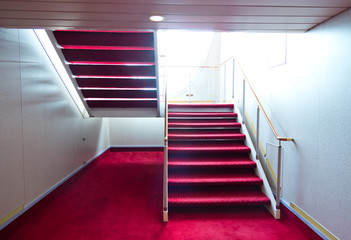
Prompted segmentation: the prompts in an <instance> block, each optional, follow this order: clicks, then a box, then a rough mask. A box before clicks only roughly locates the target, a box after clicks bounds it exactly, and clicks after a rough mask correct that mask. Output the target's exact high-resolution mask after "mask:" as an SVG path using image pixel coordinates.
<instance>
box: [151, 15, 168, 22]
mask: <svg viewBox="0 0 351 240" xmlns="http://www.w3.org/2000/svg"><path fill="white" fill-rule="evenodd" d="M149 19H150V21H152V22H163V21H164V20H165V19H166V18H165V17H164V16H161V15H152V16H150V17H149Z"/></svg>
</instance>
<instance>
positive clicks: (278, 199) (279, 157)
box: [276, 140, 282, 209]
mask: <svg viewBox="0 0 351 240" xmlns="http://www.w3.org/2000/svg"><path fill="white" fill-rule="evenodd" d="M281 162H282V141H281V140H279V146H278V169H277V200H276V202H277V205H276V209H280V181H281V179H280V178H281Z"/></svg>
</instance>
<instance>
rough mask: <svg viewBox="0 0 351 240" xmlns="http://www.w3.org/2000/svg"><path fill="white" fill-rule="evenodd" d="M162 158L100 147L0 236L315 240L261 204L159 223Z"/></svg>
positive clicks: (180, 214)
mask: <svg viewBox="0 0 351 240" xmlns="http://www.w3.org/2000/svg"><path fill="white" fill-rule="evenodd" d="M209 158H210V156H209ZM227 160H228V161H230V159H227ZM162 161H163V153H162V152H123V153H118V152H109V151H107V152H106V153H104V154H103V155H102V156H101V157H99V158H98V159H96V160H95V161H94V162H93V163H91V164H90V165H89V166H87V167H86V168H85V169H84V170H82V171H81V172H80V173H78V174H77V175H75V176H74V177H73V178H71V179H70V180H68V181H67V182H66V183H64V184H63V185H62V186H61V187H59V188H57V189H56V190H55V191H54V192H52V193H51V194H49V195H48V196H47V197H46V198H44V199H43V200H42V201H40V202H39V203H38V204H36V205H35V206H34V207H33V208H31V209H30V210H28V211H27V212H26V213H25V214H24V215H22V216H21V217H20V218H19V219H17V220H16V221H14V222H13V223H12V224H10V225H9V226H8V227H6V228H5V229H4V230H3V231H1V232H0V239H1V240H22V239H23V240H71V239H72V240H83V239H84V240H116V239H123V240H129V239H131V240H139V239H142V240H143V239H146V240H155V239H170V240H178V239H179V240H181V239H184V240H185V239H186V240H194V239H197V240H205V239H206V240H207V239H211V240H212V239H220V240H226V239H228V240H229V239H230V240H239V239H240V240H246V239H248V240H252V239H260V240H265V239H267V240H268V239H269V240H276V239H284V240H285V239H287V240H289V239H291V240H292V239H298V240H308V239H319V238H318V237H316V235H313V234H312V232H311V230H309V231H306V229H302V230H300V229H299V228H297V227H296V226H295V224H294V222H293V221H291V220H290V219H291V218H292V217H291V214H290V215H286V214H285V213H284V212H283V213H282V215H283V216H282V217H283V218H282V219H281V220H275V219H274V218H273V217H272V216H271V215H270V213H269V212H268V211H267V210H266V209H265V208H264V207H250V208H246V207H240V208H238V207H234V208H231V209H221V208H216V209H215V210H214V209H212V210H211V209H210V210H207V211H206V212H204V211H203V209H201V208H181V209H178V210H177V211H171V212H170V216H169V217H170V221H169V222H168V223H163V222H162V171H163V168H162ZM286 216H288V217H289V218H287V217H286Z"/></svg>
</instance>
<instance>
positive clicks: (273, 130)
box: [233, 57, 294, 141]
mask: <svg viewBox="0 0 351 240" xmlns="http://www.w3.org/2000/svg"><path fill="white" fill-rule="evenodd" d="M233 59H234V61H235V62H236V63H237V64H238V66H239V68H240V71H241V72H242V74H243V75H244V80H245V82H247V83H248V84H249V87H250V89H251V91H252V93H253V95H254V97H255V99H256V101H257V103H258V105H259V107H260V109H261V111H262V113H263V115H264V117H265V119H266V121H267V123H268V125H269V127H270V128H271V130H272V132H273V134H274V136H275V138H276V139H277V140H279V141H294V139H293V138H288V137H280V136H279V135H278V133H277V131H276V130H275V128H274V127H273V124H272V122H271V120H270V119H269V117H268V115H267V113H266V111H265V110H264V108H263V106H262V104H261V102H260V100H259V99H258V97H257V95H256V92H255V90H254V89H253V87H252V85H251V83H250V81H249V79H248V78H247V76H246V74H245V72H244V70H243V68H242V66H241V65H240V62H239V61H238V60H237V59H236V58H234V57H233ZM243 114H244V113H243Z"/></svg>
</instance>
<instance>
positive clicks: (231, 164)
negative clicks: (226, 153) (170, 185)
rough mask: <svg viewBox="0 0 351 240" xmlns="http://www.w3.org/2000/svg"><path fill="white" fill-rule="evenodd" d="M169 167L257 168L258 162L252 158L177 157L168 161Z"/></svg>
mask: <svg viewBox="0 0 351 240" xmlns="http://www.w3.org/2000/svg"><path fill="white" fill-rule="evenodd" d="M168 167H169V169H182V168H255V167H256V163H255V162H254V161H252V160H232V161H225V160H222V159H220V160H215V161H195V159H191V161H179V160H177V159H175V158H173V157H172V158H170V159H169V161H168Z"/></svg>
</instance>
